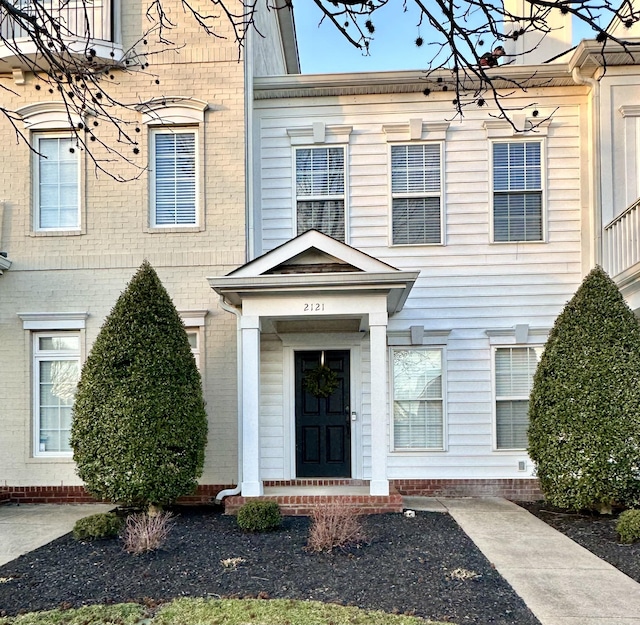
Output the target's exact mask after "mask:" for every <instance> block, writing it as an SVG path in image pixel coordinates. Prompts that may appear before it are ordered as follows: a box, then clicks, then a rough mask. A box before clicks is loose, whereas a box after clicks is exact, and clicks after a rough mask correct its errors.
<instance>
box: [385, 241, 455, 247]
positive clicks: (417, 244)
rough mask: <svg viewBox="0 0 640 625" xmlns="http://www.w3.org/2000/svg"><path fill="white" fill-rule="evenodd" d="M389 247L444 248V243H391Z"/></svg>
mask: <svg viewBox="0 0 640 625" xmlns="http://www.w3.org/2000/svg"><path fill="white" fill-rule="evenodd" d="M389 247H444V243H443V242H442V241H439V242H438V243H390V244H389Z"/></svg>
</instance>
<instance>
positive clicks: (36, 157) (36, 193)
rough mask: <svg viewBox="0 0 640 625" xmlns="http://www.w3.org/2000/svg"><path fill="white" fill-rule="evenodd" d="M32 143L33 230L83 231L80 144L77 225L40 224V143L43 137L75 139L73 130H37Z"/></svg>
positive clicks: (79, 152)
mask: <svg viewBox="0 0 640 625" xmlns="http://www.w3.org/2000/svg"><path fill="white" fill-rule="evenodd" d="M31 137H32V144H33V148H34V150H35V152H33V154H32V159H31V163H32V165H31V167H32V173H33V175H32V180H33V188H32V194H33V195H32V197H33V199H32V202H31V203H32V212H33V231H34V233H37V234H46V233H53V234H58V235H59V234H65V233H74V234H77V233H80V232H82V221H83V220H82V196H83V193H82V187H83V184H82V159H81V154H82V151H81V150H80V147H79V146H76V148H75V149H76V154H77V156H76V161H77V162H76V167H77V170H78V173H77V176H78V178H77V180H78V185H77V189H76V200H77V225H76V226H73V227H69V226H63V227H53V228H45V227H43V226H41V225H40V158H41V156H40V147H39V143H40V140H41V139H73V138H74V135H73V133H72V132H71V131H67V132H46V133H45V132H37V133H33V134H32V136H31Z"/></svg>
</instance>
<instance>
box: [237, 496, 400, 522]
mask: <svg viewBox="0 0 640 625" xmlns="http://www.w3.org/2000/svg"><path fill="white" fill-rule="evenodd" d="M256 499H261V500H264V501H275V502H277V504H278V505H279V506H280V510H281V512H282V514H284V515H286V516H308V515H309V514H311V512H312V511H313V509H314V508H316V507H317V506H320V505H323V504H328V503H338V504H340V506H341V507H344V508H353V509H354V510H355V511H356V512H358V514H386V513H388V512H402V495H401V494H400V493H397V492H394V493H391V494H390V495H388V496H384V495H374V496H371V495H273V496H264V497H259V498H257V497H239V496H234V497H227V498H226V499H225V500H224V513H225V514H236V513H237V512H238V509H239V508H241V507H242V506H243V505H244V504H245V503H247V502H249V501H256Z"/></svg>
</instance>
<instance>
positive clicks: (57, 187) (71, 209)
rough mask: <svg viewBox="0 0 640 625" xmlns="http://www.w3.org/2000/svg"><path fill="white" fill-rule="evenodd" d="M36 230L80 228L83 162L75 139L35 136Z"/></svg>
mask: <svg viewBox="0 0 640 625" xmlns="http://www.w3.org/2000/svg"><path fill="white" fill-rule="evenodd" d="M34 143H35V150H36V153H35V154H34V159H35V164H34V165H35V185H34V186H35V193H34V203H35V206H34V216H35V229H36V230H75V229H77V228H79V227H80V183H79V180H80V176H79V168H80V161H79V158H78V154H79V150H78V149H76V145H75V141H74V139H73V138H72V137H69V136H68V135H67V136H54V135H36V136H35V141H34Z"/></svg>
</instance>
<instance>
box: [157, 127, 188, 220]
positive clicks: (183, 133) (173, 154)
mask: <svg viewBox="0 0 640 625" xmlns="http://www.w3.org/2000/svg"><path fill="white" fill-rule="evenodd" d="M151 139H152V140H151V144H152V145H151V155H152V159H153V162H152V163H151V170H152V224H153V225H154V226H195V225H197V199H196V198H197V164H196V144H197V134H196V132H195V131H194V130H178V129H174V130H171V131H159V130H158V131H154V132H152V134H151Z"/></svg>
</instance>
